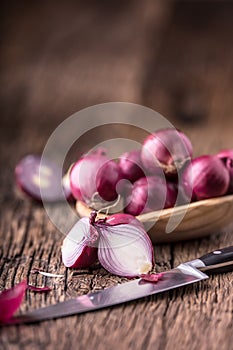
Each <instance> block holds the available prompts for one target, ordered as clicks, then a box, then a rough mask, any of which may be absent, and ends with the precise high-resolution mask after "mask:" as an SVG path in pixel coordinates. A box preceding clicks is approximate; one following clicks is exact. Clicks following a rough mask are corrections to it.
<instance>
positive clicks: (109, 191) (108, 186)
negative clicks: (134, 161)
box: [96, 160, 122, 202]
mask: <svg viewBox="0 0 233 350" xmlns="http://www.w3.org/2000/svg"><path fill="white" fill-rule="evenodd" d="M121 179H122V174H121V169H120V167H119V165H118V164H117V163H116V162H115V161H114V160H109V161H107V162H106V163H104V164H103V165H102V166H101V167H100V169H99V171H98V173H97V176H96V186H97V191H98V193H99V195H100V197H101V198H103V199H104V200H105V201H109V202H111V201H114V200H115V199H117V196H118V194H117V191H116V186H117V183H118V182H119V181H120V180H121Z"/></svg>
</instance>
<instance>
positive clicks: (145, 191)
mask: <svg viewBox="0 0 233 350" xmlns="http://www.w3.org/2000/svg"><path fill="white" fill-rule="evenodd" d="M166 193H167V188H166V182H165V180H164V179H163V178H161V177H159V176H148V177H143V178H141V179H139V180H137V181H136V182H135V183H134V185H133V188H132V193H131V195H130V202H129V204H128V205H127V206H126V208H125V212H126V213H128V214H131V215H134V216H136V215H139V214H143V213H147V212H150V211H154V210H160V209H163V208H164V205H165V202H166Z"/></svg>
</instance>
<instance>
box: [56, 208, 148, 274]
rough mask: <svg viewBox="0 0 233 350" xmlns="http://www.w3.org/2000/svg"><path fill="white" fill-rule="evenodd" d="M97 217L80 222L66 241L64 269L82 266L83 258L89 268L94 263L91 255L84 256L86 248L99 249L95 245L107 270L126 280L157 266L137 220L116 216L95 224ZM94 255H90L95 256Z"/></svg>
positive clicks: (63, 252) (93, 215)
mask: <svg viewBox="0 0 233 350" xmlns="http://www.w3.org/2000/svg"><path fill="white" fill-rule="evenodd" d="M96 215H97V213H96V212H92V213H91V215H90V219H88V218H82V219H81V220H79V221H78V222H77V223H76V224H75V226H74V228H73V229H72V230H71V231H70V232H69V234H68V235H67V237H66V238H65V239H64V242H63V246H62V260H63V263H64V264H65V266H67V267H81V266H82V267H83V259H84V260H85V266H89V265H90V264H91V262H93V260H92V255H89V256H88V255H85V253H86V250H85V249H87V248H89V249H90V248H91V249H96V248H94V247H91V245H94V244H95V245H97V246H98V258H99V261H100V263H101V264H102V266H103V267H104V268H105V269H106V270H107V271H109V272H111V273H113V274H116V275H119V276H127V277H135V276H139V275H140V274H142V273H148V272H149V271H150V270H151V269H152V267H153V264H154V253H153V246H152V243H151V241H150V238H149V236H148V235H147V233H146V232H145V230H144V228H143V227H142V225H141V224H140V223H139V222H138V220H137V219H135V218H133V217H131V216H130V215H125V214H116V215H115V216H112V217H109V218H108V219H107V218H105V219H99V220H97V221H96ZM120 215H122V216H120ZM121 222H124V223H121ZM125 222H126V223H125ZM128 222H130V223H128ZM95 253H96V251H95V252H91V254H93V255H94V256H96V255H95Z"/></svg>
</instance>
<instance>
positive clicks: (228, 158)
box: [216, 149, 233, 194]
mask: <svg viewBox="0 0 233 350" xmlns="http://www.w3.org/2000/svg"><path fill="white" fill-rule="evenodd" d="M216 156H217V157H219V158H220V159H221V160H222V161H223V163H224V164H225V165H226V168H227V170H228V171H229V175H230V183H229V187H228V191H227V193H229V194H232V193H233V149H223V150H221V151H220V152H218V153H217V154H216Z"/></svg>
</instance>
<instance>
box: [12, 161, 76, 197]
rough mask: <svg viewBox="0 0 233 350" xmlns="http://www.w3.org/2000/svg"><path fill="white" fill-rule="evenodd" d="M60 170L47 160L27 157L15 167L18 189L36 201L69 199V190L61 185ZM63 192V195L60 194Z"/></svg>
mask: <svg viewBox="0 0 233 350" xmlns="http://www.w3.org/2000/svg"><path fill="white" fill-rule="evenodd" d="M61 173H62V171H61V169H60V168H59V167H58V166H57V165H56V164H55V163H53V162H52V161H50V160H49V159H45V158H44V157H43V158H41V157H40V156H37V155H28V156H26V157H24V158H23V159H21V161H20V162H19V163H18V164H17V165H16V168H15V176H16V183H17V185H18V187H19V188H20V189H21V190H22V191H23V192H24V193H26V194H27V195H28V196H29V197H31V198H33V199H36V200H38V201H42V200H43V201H46V202H56V201H61V200H64V196H65V198H69V197H70V194H71V192H70V189H69V188H67V187H63V186H62V184H61V177H60V176H59V174H61ZM62 191H64V195H63V193H62Z"/></svg>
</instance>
